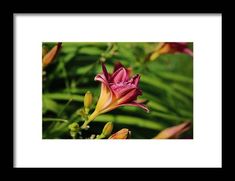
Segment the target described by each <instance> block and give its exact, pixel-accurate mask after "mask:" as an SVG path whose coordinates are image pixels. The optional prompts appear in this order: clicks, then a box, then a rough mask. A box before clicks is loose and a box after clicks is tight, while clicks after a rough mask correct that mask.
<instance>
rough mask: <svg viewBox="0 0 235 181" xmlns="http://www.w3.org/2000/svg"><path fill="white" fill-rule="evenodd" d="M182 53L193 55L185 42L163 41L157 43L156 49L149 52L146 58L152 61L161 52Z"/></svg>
mask: <svg viewBox="0 0 235 181" xmlns="http://www.w3.org/2000/svg"><path fill="white" fill-rule="evenodd" d="M175 53H184V54H187V55H190V56H193V52H192V50H190V49H189V48H188V43H186V42H163V43H159V44H158V45H157V47H156V49H155V50H154V51H153V52H151V53H150V54H149V56H148V57H147V59H148V60H150V61H153V60H155V59H156V58H157V57H159V56H160V55H162V54H175Z"/></svg>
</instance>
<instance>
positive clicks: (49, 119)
mask: <svg viewBox="0 0 235 181" xmlns="http://www.w3.org/2000/svg"><path fill="white" fill-rule="evenodd" d="M42 120H43V121H56V122H64V123H68V122H69V121H68V120H66V119H59V118H43V119H42Z"/></svg>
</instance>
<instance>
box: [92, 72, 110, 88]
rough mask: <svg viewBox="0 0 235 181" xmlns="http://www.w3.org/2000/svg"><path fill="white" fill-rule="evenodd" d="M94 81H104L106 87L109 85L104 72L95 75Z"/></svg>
mask: <svg viewBox="0 0 235 181" xmlns="http://www.w3.org/2000/svg"><path fill="white" fill-rule="evenodd" d="M95 80H96V81H100V82H101V83H104V84H105V85H106V86H107V87H109V82H108V80H107V78H106V76H105V75H104V74H98V75H97V76H95Z"/></svg>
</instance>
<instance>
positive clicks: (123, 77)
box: [111, 67, 129, 83]
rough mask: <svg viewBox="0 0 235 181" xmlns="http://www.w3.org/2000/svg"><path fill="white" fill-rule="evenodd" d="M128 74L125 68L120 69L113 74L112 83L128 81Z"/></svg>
mask: <svg viewBox="0 0 235 181" xmlns="http://www.w3.org/2000/svg"><path fill="white" fill-rule="evenodd" d="M128 79H129V77H128V73H127V70H126V69H125V68H123V67H121V68H119V69H118V70H117V71H116V72H114V73H113V74H112V77H111V82H113V83H120V82H125V81H128Z"/></svg>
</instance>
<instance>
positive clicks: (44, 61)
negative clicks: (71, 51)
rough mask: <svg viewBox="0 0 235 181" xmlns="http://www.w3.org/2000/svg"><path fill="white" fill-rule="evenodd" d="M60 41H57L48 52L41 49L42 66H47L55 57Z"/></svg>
mask: <svg viewBox="0 0 235 181" xmlns="http://www.w3.org/2000/svg"><path fill="white" fill-rule="evenodd" d="M61 45H62V43H57V44H56V45H55V46H54V47H53V48H52V49H51V50H50V51H49V52H47V53H46V52H45V50H43V51H42V55H43V57H42V65H43V68H45V67H46V66H48V65H49V64H50V63H52V61H53V60H54V59H55V57H56V55H57V54H58V52H59V50H60V48H61Z"/></svg>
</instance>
